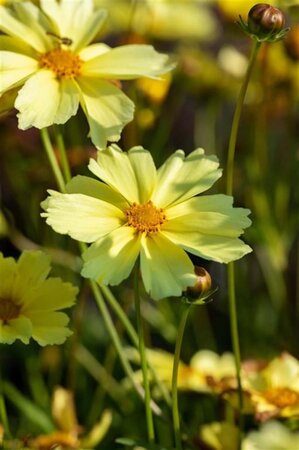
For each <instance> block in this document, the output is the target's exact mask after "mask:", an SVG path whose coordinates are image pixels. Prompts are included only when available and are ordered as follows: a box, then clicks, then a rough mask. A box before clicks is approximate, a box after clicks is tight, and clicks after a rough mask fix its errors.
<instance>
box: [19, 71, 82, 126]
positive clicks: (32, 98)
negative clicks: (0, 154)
mask: <svg viewBox="0 0 299 450" xmlns="http://www.w3.org/2000/svg"><path fill="white" fill-rule="evenodd" d="M78 106H79V92H78V90H77V87H76V84H75V83H74V82H73V80H67V79H64V80H60V81H58V80H57V79H56V78H55V74H54V73H53V72H51V71H50V70H39V71H38V72H37V73H36V74H35V75H33V76H31V77H30V79H29V80H27V81H26V83H25V84H24V86H23V88H22V89H21V90H20V92H19V95H18V97H17V99H16V102H15V107H16V108H17V109H18V110H19V113H18V118H19V128H21V129H22V130H26V129H27V128H30V127H32V126H34V127H36V128H45V127H48V126H50V125H53V124H54V123H56V124H63V123H65V122H66V121H67V120H68V119H69V118H70V117H71V116H73V115H75V114H76V112H77V109H78Z"/></svg>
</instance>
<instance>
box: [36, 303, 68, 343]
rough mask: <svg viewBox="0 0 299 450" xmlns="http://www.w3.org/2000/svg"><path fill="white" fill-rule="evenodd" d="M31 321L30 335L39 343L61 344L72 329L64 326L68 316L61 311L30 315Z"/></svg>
mask: <svg viewBox="0 0 299 450" xmlns="http://www.w3.org/2000/svg"><path fill="white" fill-rule="evenodd" d="M30 319H31V322H32V337H33V339H35V340H36V341H37V342H38V344H39V345H42V346H44V345H54V344H55V345H59V344H62V343H63V342H64V341H65V340H66V338H67V337H69V336H70V335H71V334H72V331H71V330H69V329H68V328H66V325H67V324H68V322H69V318H68V316H67V315H66V314H64V313H62V312H49V311H48V312H47V314H41V313H40V312H36V313H32V314H31V315H30Z"/></svg>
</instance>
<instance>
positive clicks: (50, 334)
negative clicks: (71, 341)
mask: <svg viewBox="0 0 299 450" xmlns="http://www.w3.org/2000/svg"><path fill="white" fill-rule="evenodd" d="M50 269H51V267H50V261H49V258H48V256H47V255H45V254H44V253H42V252H40V251H28V252H24V253H23V254H22V255H21V256H20V258H19V260H18V262H16V261H15V260H14V259H13V258H4V257H3V255H2V254H1V253H0V280H1V282H0V343H1V344H12V343H13V342H14V341H15V340H16V339H20V340H21V341H22V342H23V343H24V344H28V342H29V339H30V337H32V338H33V339H35V340H36V341H37V342H38V343H39V344H40V345H47V344H61V343H62V342H64V341H65V339H66V338H67V337H68V336H70V334H71V331H70V330H69V329H68V328H66V325H67V324H68V322H69V319H68V316H67V315H66V314H65V313H62V312H58V310H60V309H63V308H69V307H70V306H72V305H73V303H74V302H75V296H76V294H77V288H75V287H74V286H72V285H71V284H70V283H63V282H62V280H61V279H60V278H48V279H46V278H47V276H48V274H49V272H50Z"/></svg>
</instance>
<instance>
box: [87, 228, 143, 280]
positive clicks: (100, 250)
mask: <svg viewBox="0 0 299 450" xmlns="http://www.w3.org/2000/svg"><path fill="white" fill-rule="evenodd" d="M139 250H140V235H136V232H135V230H134V229H133V228H132V227H127V226H124V227H121V228H118V229H117V230H114V231H113V232H112V233H110V234H108V235H107V236H104V237H103V238H102V239H100V240H98V241H97V242H95V243H94V244H92V245H91V246H90V247H89V248H88V250H87V251H86V252H85V253H84V254H83V260H84V266H83V269H82V271H81V274H82V276H83V277H86V278H92V279H95V280H97V282H98V283H100V284H111V285H117V284H119V283H120V282H121V281H123V280H125V279H126V278H127V277H128V276H129V275H130V273H131V271H132V269H133V266H134V264H135V261H136V259H137V257H138V254H139Z"/></svg>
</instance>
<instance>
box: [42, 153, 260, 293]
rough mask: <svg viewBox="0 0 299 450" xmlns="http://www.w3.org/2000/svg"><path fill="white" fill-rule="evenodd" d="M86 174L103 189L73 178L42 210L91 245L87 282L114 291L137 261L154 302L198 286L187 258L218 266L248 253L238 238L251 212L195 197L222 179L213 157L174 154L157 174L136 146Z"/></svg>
mask: <svg viewBox="0 0 299 450" xmlns="http://www.w3.org/2000/svg"><path fill="white" fill-rule="evenodd" d="M89 169H90V170H91V172H92V173H93V174H94V175H96V177H98V178H99V179H101V180H103V182H104V183H103V182H100V181H98V180H94V179H91V178H88V177H80V176H79V177H75V178H73V180H72V181H71V182H70V183H69V184H68V186H67V194H61V193H59V192H55V191H49V193H50V196H49V197H48V199H47V200H46V201H45V202H44V203H43V205H42V206H43V208H44V209H45V211H46V212H45V213H43V214H42V216H43V217H46V221H47V223H48V225H50V226H51V227H52V228H53V229H54V230H55V231H56V232H57V233H61V234H68V235H70V236H71V237H72V238H73V239H77V240H79V241H84V242H92V243H93V244H92V245H91V246H90V247H89V248H88V250H87V251H86V252H85V253H84V254H83V259H84V266H83V269H82V272H81V273H82V275H83V276H84V277H87V278H92V279H95V280H97V281H98V282H99V283H103V284H112V285H116V284H119V283H120V282H121V281H122V280H124V279H125V278H127V277H128V276H129V274H130V273H131V271H132V268H133V266H134V264H135V262H136V260H137V258H138V257H140V266H141V275H142V279H143V283H144V286H145V290H146V291H147V292H148V293H149V294H150V295H151V296H152V298H154V299H156V300H157V299H160V298H164V297H167V296H179V295H181V293H182V291H184V290H185V289H186V287H187V286H192V285H194V284H195V283H196V280H197V278H196V276H195V274H194V268H193V263H192V261H191V259H190V258H189V256H188V255H187V253H186V251H188V252H190V253H193V254H195V255H198V256H201V257H203V258H206V259H211V260H214V261H218V262H228V261H232V260H235V259H239V258H241V257H242V256H244V255H245V254H246V253H248V252H250V251H251V249H250V247H248V246H247V245H245V244H244V243H243V242H242V241H241V240H240V239H238V237H239V236H240V235H241V234H242V233H243V229H244V228H246V227H248V226H249V225H250V223H251V222H250V220H249V219H248V217H247V215H248V213H249V210H247V209H242V208H233V206H232V202H233V199H232V197H229V196H226V195H209V196H198V194H200V193H202V192H204V191H205V190H207V189H209V188H210V187H211V186H212V185H213V184H214V183H215V182H216V181H217V180H218V178H219V177H220V176H221V170H220V169H219V163H218V160H217V158H216V157H215V156H207V155H205V154H204V151H203V150H202V149H197V150H194V151H193V152H192V153H190V154H189V155H188V156H186V157H185V154H184V152H183V151H182V150H178V151H176V152H175V153H174V154H173V155H172V156H170V157H169V158H168V159H167V161H166V162H165V163H164V164H163V165H162V166H161V167H160V168H159V170H157V169H156V167H155V164H154V161H153V159H152V156H151V154H150V152H149V151H147V150H145V149H144V148H142V147H141V146H140V147H133V148H132V149H131V150H129V151H128V152H123V151H122V150H121V149H120V148H119V147H117V146H116V145H112V146H110V147H109V148H108V149H107V150H104V151H101V152H98V159H97V161H95V160H93V159H92V160H91V161H90V164H89Z"/></svg>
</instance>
